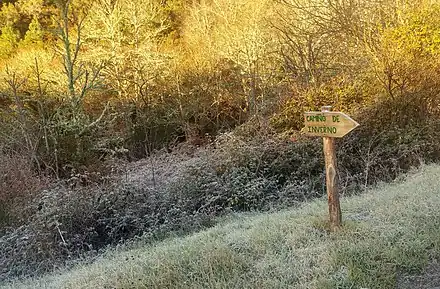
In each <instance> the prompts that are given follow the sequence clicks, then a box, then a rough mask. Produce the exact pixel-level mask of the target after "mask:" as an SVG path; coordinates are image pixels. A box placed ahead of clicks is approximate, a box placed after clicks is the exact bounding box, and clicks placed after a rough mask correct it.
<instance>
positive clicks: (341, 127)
mask: <svg viewBox="0 0 440 289" xmlns="http://www.w3.org/2000/svg"><path fill="white" fill-rule="evenodd" d="M331 109H332V107H331V106H323V107H322V110H321V111H320V112H319V111H318V112H306V113H304V122H305V133H306V134H308V135H311V136H321V137H322V138H323V143H324V158H325V178H326V187H327V197H328V210H329V217H330V228H331V230H332V231H335V230H337V229H338V228H339V227H340V226H341V222H342V214H341V206H340V204H339V191H338V168H337V160H336V149H335V138H336V137H338V138H340V137H343V136H345V135H346V134H348V133H349V132H350V131H352V130H353V129H355V128H356V127H357V126H359V124H358V123H357V122H356V121H354V120H353V119H352V118H350V117H349V116H348V115H346V114H344V113H342V112H332V111H331Z"/></svg>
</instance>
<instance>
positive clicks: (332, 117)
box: [304, 111, 359, 137]
mask: <svg viewBox="0 0 440 289" xmlns="http://www.w3.org/2000/svg"><path fill="white" fill-rule="evenodd" d="M304 122H305V128H304V132H305V133H306V134H308V135H313V136H322V137H325V136H327V137H343V136H344V135H346V134H347V133H349V132H350V131H351V130H353V129H354V128H356V127H357V126H358V125H359V124H358V123H357V122H356V121H354V120H353V119H351V118H350V117H349V116H348V115H346V114H344V113H342V112H333V111H332V112H330V111H329V112H322V111H319V112H318V111H317V112H306V113H305V114H304Z"/></svg>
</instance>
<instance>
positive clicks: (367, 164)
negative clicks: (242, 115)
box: [0, 96, 440, 280]
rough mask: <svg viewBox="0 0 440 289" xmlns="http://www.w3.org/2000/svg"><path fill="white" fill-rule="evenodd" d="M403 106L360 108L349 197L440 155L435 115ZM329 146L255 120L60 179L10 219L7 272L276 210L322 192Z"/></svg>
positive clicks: (345, 163)
mask: <svg viewBox="0 0 440 289" xmlns="http://www.w3.org/2000/svg"><path fill="white" fill-rule="evenodd" d="M411 97H412V96H411ZM395 107H396V106H395V105H390V103H389V102H383V103H381V104H378V105H377V106H372V107H370V108H369V109H367V110H364V111H362V112H360V113H359V114H358V115H356V119H357V120H358V121H359V122H360V123H361V126H360V127H359V128H358V129H356V130H355V131H353V132H352V133H351V134H350V135H348V136H347V137H345V138H343V139H340V140H339V141H338V157H339V159H338V161H339V164H338V165H339V171H340V176H339V178H340V184H341V193H342V194H343V195H351V194H357V193H359V192H361V191H363V190H364V189H366V188H368V187H370V186H371V185H375V184H377V183H379V182H384V181H385V182H389V181H392V180H394V179H395V178H396V177H398V176H399V175H401V174H402V173H404V172H407V171H408V170H410V169H411V168H413V167H418V166H420V165H421V164H423V163H429V162H437V161H438V160H439V158H440V153H439V149H438V146H437V144H438V143H439V142H440V134H439V133H438V131H439V129H438V128H439V126H440V121H438V120H437V118H436V116H435V115H434V114H431V115H417V117H410V114H416V113H419V112H418V108H419V104H418V103H417V102H415V101H414V99H408V102H407V103H405V104H404V105H402V107H403V108H404V109H401V110H400V111H396V110H395ZM390 110H392V111H390ZM391 114H392V115H393V116H394V117H393V118H389V119H388V121H387V122H386V123H385V124H384V123H383V122H382V121H378V119H382V118H383V117H384V116H388V115H391ZM414 120H417V121H414ZM321 142H322V141H321V140H320V139H319V138H308V137H304V136H300V135H298V136H296V138H295V139H292V138H288V139H286V138H285V137H283V136H280V135H279V134H276V133H275V132H273V131H272V130H271V129H270V126H268V125H267V123H265V122H264V121H263V120H261V119H260V120H258V119H255V120H254V121H253V122H249V123H247V124H245V125H243V126H240V127H238V128H237V129H236V130H235V131H234V132H233V133H232V132H231V133H226V134H223V135H222V136H219V137H218V138H217V139H216V140H215V141H214V142H212V143H211V144H209V145H207V146H205V147H204V148H199V149H190V147H188V146H182V147H181V148H180V149H176V150H175V151H174V152H173V153H166V152H162V153H158V154H156V155H154V156H151V157H150V159H149V160H148V159H146V160H144V161H142V162H141V163H140V164H139V165H138V167H136V163H135V164H132V166H134V168H133V169H131V172H124V171H121V172H119V173H117V174H116V175H113V177H112V178H110V179H108V180H107V181H105V180H104V179H103V178H101V183H100V184H98V183H94V184H90V185H88V186H81V185H80V183H81V182H80V178H81V177H83V178H86V177H85V176H78V177H77V178H74V179H71V180H70V183H65V182H61V183H59V184H58V185H57V186H56V187H52V188H51V189H49V190H46V191H43V192H40V193H38V194H37V195H36V196H35V197H34V198H30V197H27V198H26V199H27V200H28V202H26V203H25V204H21V205H20V207H19V209H17V211H11V212H10V217H9V218H3V219H6V220H9V223H6V225H5V224H4V225H3V228H2V232H3V236H2V237H1V238H0V241H1V245H2V246H0V253H1V254H0V256H2V257H1V258H0V261H1V262H0V265H1V271H0V272H1V277H2V279H3V280H5V279H8V278H12V277H17V276H28V275H38V274H41V273H44V272H47V271H50V270H52V269H54V268H57V267H59V266H63V265H65V264H73V263H75V262H76V261H75V260H76V259H77V258H79V257H84V256H89V257H91V256H96V254H97V253H98V252H99V251H100V250H101V249H104V248H106V247H107V246H109V245H117V244H121V243H123V242H125V241H127V240H130V239H133V238H137V237H142V238H144V239H146V240H150V241H154V240H159V239H163V238H164V237H166V236H170V235H176V234H177V235H181V234H186V233H188V232H191V231H197V230H200V229H202V228H206V227H209V226H212V225H213V224H215V223H216V217H218V216H221V215H224V214H226V213H228V212H244V211H267V210H277V209H281V208H287V207H292V206H295V205H297V204H299V203H301V202H304V201H307V200H310V199H313V198H316V197H319V196H322V195H324V194H325V187H324V185H323V184H324V173H323V168H324V166H323V157H322V144H321ZM128 167H130V165H129V166H128ZM137 169H139V170H140V171H139V172H137V171H136V170H137ZM129 175H133V177H129Z"/></svg>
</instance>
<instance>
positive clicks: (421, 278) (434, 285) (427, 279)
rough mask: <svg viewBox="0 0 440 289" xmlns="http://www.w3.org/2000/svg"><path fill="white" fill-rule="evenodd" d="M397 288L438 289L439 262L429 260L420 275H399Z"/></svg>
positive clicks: (439, 287)
mask: <svg viewBox="0 0 440 289" xmlns="http://www.w3.org/2000/svg"><path fill="white" fill-rule="evenodd" d="M396 288H397V289H440V263H439V262H438V261H434V262H431V263H430V264H429V265H428V267H427V268H426V269H425V270H424V271H423V272H422V274H420V275H416V276H401V277H399V278H398V281H397V287H396Z"/></svg>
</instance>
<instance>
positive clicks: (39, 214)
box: [0, 0, 440, 286]
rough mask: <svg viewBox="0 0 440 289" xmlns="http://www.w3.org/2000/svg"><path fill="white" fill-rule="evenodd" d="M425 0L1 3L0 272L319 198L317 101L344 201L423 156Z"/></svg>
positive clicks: (431, 71) (435, 7) (431, 54)
mask: <svg viewBox="0 0 440 289" xmlns="http://www.w3.org/2000/svg"><path fill="white" fill-rule="evenodd" d="M439 4H440V3H437V1H424V0H418V1H380V3H378V2H377V1H345V0H342V1H340V0H338V1H333V0H328V1H321V0H307V1H306V0H279V1H267V0H257V1H249V0H238V1H232V0H212V1H188V0H168V1H158V0H97V1H90V0H67V1H66V0H50V1H49V0H32V1H25V0H15V1H14V0H11V1H2V4H0V128H1V129H0V162H1V163H2V167H0V234H1V235H0V242H1V248H0V250H3V251H1V252H0V253H1V254H0V278H1V279H8V278H11V277H17V276H27V275H32V274H41V273H44V272H48V271H50V270H52V269H53V268H57V267H59V266H63V265H65V264H66V262H67V263H69V262H70V261H68V260H74V259H75V258H79V257H81V256H89V257H90V256H96V255H97V254H98V253H99V252H100V250H102V249H104V248H106V247H107V246H112V245H116V244H121V243H123V242H125V241H127V240H130V239H132V238H136V237H139V236H141V235H144V236H148V238H149V240H155V239H162V238H164V237H165V236H168V235H170V234H185V233H187V232H189V231H194V230H198V229H200V228H204V227H207V226H211V225H212V224H214V223H215V222H216V221H215V220H216V217H217V216H221V215H224V214H226V213H229V212H235V211H237V212H241V211H255V210H257V211H261V210H275V209H280V208H286V207H289V206H293V205H296V204H298V203H300V202H303V201H306V200H309V199H312V198H315V197H319V196H322V195H323V194H324V192H325V187H324V186H323V178H324V175H323V160H322V152H321V150H322V148H321V141H320V140H319V139H318V138H307V137H304V136H302V135H301V132H300V130H301V128H302V126H303V112H304V111H307V110H319V109H320V107H321V106H322V105H333V107H334V110H338V111H343V112H346V113H349V114H350V115H351V116H352V117H353V118H354V119H356V120H357V121H358V122H359V123H360V124H361V126H360V127H359V128H357V129H356V130H355V131H354V132H352V133H350V134H349V135H348V136H346V137H345V138H343V139H341V140H338V142H337V144H338V154H339V155H338V160H339V167H340V176H339V177H340V184H341V185H342V192H343V194H344V195H350V194H356V193H359V192H361V191H364V190H365V189H366V188H368V187H369V186H371V185H375V184H377V183H379V182H383V181H392V180H394V179H396V178H397V177H398V176H399V175H400V174H402V173H404V172H407V171H408V170H410V169H411V168H412V167H418V166H420V165H421V164H423V163H426V162H428V163H429V162H438V161H439V158H440V151H439V146H438V143H440V134H439V131H440V130H439V128H440V119H439V111H438V108H439V98H438V95H440V85H439V83H438V81H439V80H438V77H437V75H438V73H439V68H440V66H439V64H440V62H439V57H438V56H439V55H438V54H439V51H440V38H439V32H440V31H439V27H440V23H438V22H439V19H440V18H439V17H438V16H439V13H440V6H439ZM165 151H166V152H165ZM145 157H147V159H146V160H141V162H140V163H143V164H144V167H148V168H149V169H148V172H145V174H144V175H143V176H138V177H137V178H134V179H133V180H131V181H130V180H128V179H127V178H128V175H129V174H128V172H127V171H125V172H124V171H123V170H122V171H121V169H120V168H121V166H124V165H121V163H124V162H126V161H128V162H132V161H136V160H140V159H142V158H145ZM126 166H127V167H130V166H134V167H136V163H131V164H130V165H128V164H127V165H126ZM141 171H144V170H141ZM124 176H125V178H126V179H125V180H124ZM145 178H147V179H148V181H146V180H145ZM43 188H45V189H46V190H43ZM72 262H73V263H74V262H75V261H72ZM359 274H361V273H359ZM362 278H363V277H362ZM344 286H345V285H344ZM347 286H348V285H347Z"/></svg>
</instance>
